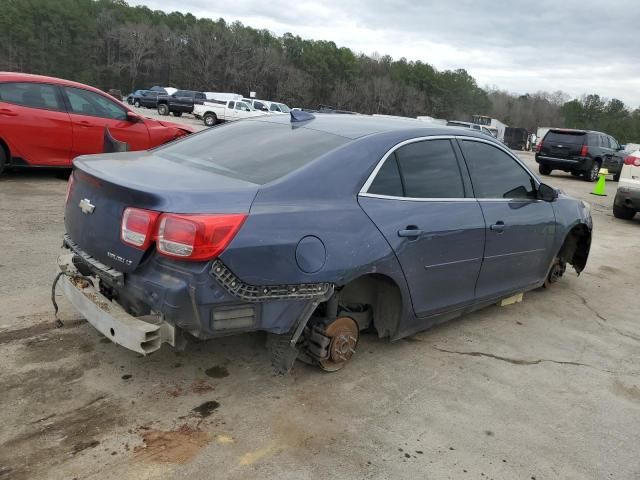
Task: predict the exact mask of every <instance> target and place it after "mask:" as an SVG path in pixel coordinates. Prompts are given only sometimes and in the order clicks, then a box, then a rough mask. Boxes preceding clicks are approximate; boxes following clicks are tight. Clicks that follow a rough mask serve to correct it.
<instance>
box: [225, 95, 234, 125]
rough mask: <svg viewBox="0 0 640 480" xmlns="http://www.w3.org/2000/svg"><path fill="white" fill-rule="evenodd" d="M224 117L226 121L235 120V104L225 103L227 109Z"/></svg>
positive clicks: (232, 102)
mask: <svg viewBox="0 0 640 480" xmlns="http://www.w3.org/2000/svg"><path fill="white" fill-rule="evenodd" d="M224 117H225V118H224V119H225V120H227V121H233V120H236V102H234V101H233V100H231V101H230V102H229V103H227V109H226V110H225V112H224Z"/></svg>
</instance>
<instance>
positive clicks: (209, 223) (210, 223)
mask: <svg viewBox="0 0 640 480" xmlns="http://www.w3.org/2000/svg"><path fill="white" fill-rule="evenodd" d="M246 218H247V216H246V215H244V214H230V215H223V214H221V215H176V214H172V213H165V214H163V215H162V216H161V217H160V226H159V228H158V252H159V253H161V254H163V255H166V256H168V257H174V258H180V259H183V260H192V261H199V260H210V259H212V258H215V257H217V256H218V255H220V254H221V253H222V252H223V251H224V249H225V248H227V245H229V243H230V242H231V240H233V237H235V235H236V233H238V230H240V227H241V226H242V224H243V223H244V221H245V219H246Z"/></svg>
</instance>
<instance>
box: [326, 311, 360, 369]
mask: <svg viewBox="0 0 640 480" xmlns="http://www.w3.org/2000/svg"><path fill="white" fill-rule="evenodd" d="M324 335H325V336H327V337H329V338H330V339H331V343H329V348H328V350H329V357H328V358H326V359H324V360H321V361H320V368H322V370H324V371H325V372H335V371H336V370H340V369H341V368H342V367H344V366H345V364H346V363H347V362H348V361H349V360H350V359H351V357H352V356H353V354H354V353H356V345H357V344H358V337H359V330H358V324H357V323H356V321H355V320H354V319H353V318H349V317H339V318H336V319H335V320H334V321H333V322H331V323H330V324H329V325H327V328H326V329H325V331H324Z"/></svg>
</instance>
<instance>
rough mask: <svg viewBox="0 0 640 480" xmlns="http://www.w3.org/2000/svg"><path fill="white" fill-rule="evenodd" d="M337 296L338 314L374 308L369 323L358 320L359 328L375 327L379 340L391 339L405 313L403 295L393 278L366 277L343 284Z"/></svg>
mask: <svg viewBox="0 0 640 480" xmlns="http://www.w3.org/2000/svg"><path fill="white" fill-rule="evenodd" d="M336 295H337V296H338V305H339V307H338V315H340V313H341V312H342V314H343V315H346V316H348V315H349V312H348V310H349V309H353V308H354V307H356V308H357V307H359V306H368V307H369V308H370V309H371V313H372V315H371V316H370V317H369V320H368V322H362V320H360V321H359V327H360V329H365V328H368V327H371V326H373V327H375V329H376V331H377V332H378V336H379V337H390V336H392V335H393V334H394V333H395V331H396V330H397V326H398V323H399V321H400V318H401V316H402V311H403V309H402V294H401V292H400V287H398V285H397V284H396V282H395V281H394V280H393V279H391V278H390V277H388V276H386V275H383V274H378V273H371V274H367V275H363V276H361V277H358V278H356V279H355V280H352V281H351V282H349V283H347V284H346V285H344V286H343V287H342V288H340V290H339V291H338V292H337V293H336ZM365 318H366V317H365ZM356 320H357V321H358V319H356ZM362 323H365V324H362Z"/></svg>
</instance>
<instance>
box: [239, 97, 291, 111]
mask: <svg viewBox="0 0 640 480" xmlns="http://www.w3.org/2000/svg"><path fill="white" fill-rule="evenodd" d="M242 101H243V102H246V103H248V104H249V105H251V106H252V107H253V108H255V109H256V110H260V111H262V112H268V113H275V114H277V113H285V114H288V113H290V112H291V109H290V108H289V107H288V106H287V105H285V104H284V103H280V102H272V101H270V100H258V99H256V98H243V99H242Z"/></svg>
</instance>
